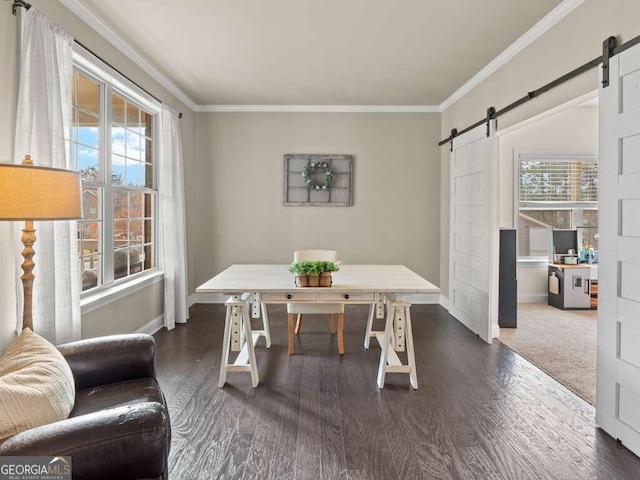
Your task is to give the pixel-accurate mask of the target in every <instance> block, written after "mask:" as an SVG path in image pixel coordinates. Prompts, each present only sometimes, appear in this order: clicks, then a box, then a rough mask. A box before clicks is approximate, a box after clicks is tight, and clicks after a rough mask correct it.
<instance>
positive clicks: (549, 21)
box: [440, 0, 585, 112]
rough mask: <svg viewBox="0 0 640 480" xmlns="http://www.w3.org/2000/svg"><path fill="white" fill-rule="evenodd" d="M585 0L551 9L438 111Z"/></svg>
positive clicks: (569, 1) (450, 103)
mask: <svg viewBox="0 0 640 480" xmlns="http://www.w3.org/2000/svg"><path fill="white" fill-rule="evenodd" d="M584 1H585V0H564V1H563V2H562V3H561V4H560V5H558V6H557V7H556V8H554V9H553V10H551V11H550V12H549V13H548V14H547V15H546V16H545V17H544V18H543V19H542V20H540V21H539V22H538V23H536V24H535V25H534V26H533V27H531V28H530V29H529V30H528V31H527V32H526V33H525V34H524V35H522V36H521V37H520V38H518V39H517V40H516V41H515V42H513V43H512V44H511V45H510V46H509V47H507V49H506V50H504V51H503V52H502V53H501V54H500V55H498V56H497V57H496V58H494V59H493V60H492V61H491V62H489V63H488V64H487V65H486V66H485V67H484V68H483V69H482V70H480V71H479V72H478V73H476V74H475V75H474V76H473V77H472V78H471V80H469V81H468V82H467V83H465V84H464V85H463V86H462V87H460V88H459V89H458V90H456V91H455V92H453V93H452V94H451V96H449V98H447V99H446V100H445V101H444V102H442V103H441V104H440V111H441V112H443V111H445V110H446V109H447V108H449V107H450V106H451V105H453V104H454V103H455V102H457V101H458V100H459V99H460V98H462V97H463V96H464V95H466V94H467V93H468V92H469V91H470V90H471V89H473V88H474V87H476V86H477V85H478V84H480V83H481V82H482V81H483V80H485V79H486V78H487V77H489V75H491V74H492V73H494V72H495V71H496V70H498V69H499V68H500V67H502V66H503V65H505V64H506V63H507V62H508V61H509V60H511V59H512V58H513V57H515V56H516V55H518V54H519V53H520V52H521V51H522V50H524V49H525V48H527V47H528V46H529V45H531V44H532V43H533V42H534V41H535V40H537V39H538V38H539V37H540V36H542V35H543V34H544V33H545V32H546V31H547V30H549V29H550V28H551V27H553V26H554V25H556V24H557V23H558V22H560V20H562V19H563V18H564V17H566V16H567V15H569V14H570V13H571V12H572V11H573V10H575V9H576V8H577V7H578V6H580V5H581V4H582V3H583V2H584Z"/></svg>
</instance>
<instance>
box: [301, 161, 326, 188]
mask: <svg viewBox="0 0 640 480" xmlns="http://www.w3.org/2000/svg"><path fill="white" fill-rule="evenodd" d="M316 172H322V173H324V175H325V178H324V182H320V183H317V182H314V181H313V174H314V173H316ZM302 178H303V179H304V184H305V185H306V186H307V189H309V190H327V189H328V188H329V187H330V186H331V182H332V181H333V172H332V171H331V170H330V169H329V164H328V163H327V162H311V163H308V164H307V165H306V166H305V167H304V170H303V171H302Z"/></svg>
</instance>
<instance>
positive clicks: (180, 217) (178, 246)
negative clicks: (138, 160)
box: [158, 105, 189, 330]
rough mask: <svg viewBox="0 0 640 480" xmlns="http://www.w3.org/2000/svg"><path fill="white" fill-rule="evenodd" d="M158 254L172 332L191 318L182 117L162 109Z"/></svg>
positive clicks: (165, 312) (163, 107) (167, 315)
mask: <svg viewBox="0 0 640 480" xmlns="http://www.w3.org/2000/svg"><path fill="white" fill-rule="evenodd" d="M158 178H159V179H160V181H159V183H160V184H159V186H158V195H159V200H160V201H159V202H158V203H159V209H160V212H159V215H158V217H159V218H158V231H159V235H158V252H159V264H160V268H162V269H163V270H164V325H165V327H167V329H168V330H171V329H173V328H174V327H175V326H176V322H177V323H185V322H186V321H187V319H188V318H189V311H188V309H187V241H186V233H185V210H184V175H183V167H182V139H181V137H180V122H179V120H178V113H177V112H175V111H174V110H172V109H170V108H168V107H167V106H164V105H163V106H162V112H161V113H160V159H159V169H158Z"/></svg>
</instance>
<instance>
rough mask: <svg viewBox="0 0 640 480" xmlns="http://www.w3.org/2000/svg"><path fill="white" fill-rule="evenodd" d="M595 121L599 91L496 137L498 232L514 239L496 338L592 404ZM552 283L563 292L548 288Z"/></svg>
mask: <svg viewBox="0 0 640 480" xmlns="http://www.w3.org/2000/svg"><path fill="white" fill-rule="evenodd" d="M598 113H599V112H598V92H592V93H590V94H588V95H585V96H582V97H580V98H578V99H575V100H574V101H572V102H569V103H567V104H565V105H562V106H560V107H557V108H555V109H553V110H551V111H549V112H546V113H544V114H542V115H539V116H537V117H535V118H533V119H530V120H528V121H526V122H523V123H521V124H519V125H515V126H514V127H510V128H509V129H506V130H504V131H502V132H498V133H497V135H498V142H499V152H500V155H499V158H500V168H499V170H500V173H499V174H500V182H499V183H500V208H499V210H500V214H499V216H500V226H501V227H502V228H507V229H515V230H516V231H517V235H516V239H517V240H516V242H517V244H516V255H517V274H516V278H517V292H518V294H517V300H518V307H517V321H516V322H515V325H516V327H515V328H501V329H500V335H499V337H498V340H499V341H500V342H502V343H503V344H505V345H506V346H508V347H509V348H511V349H512V350H514V351H516V352H518V353H519V354H520V355H522V356H523V357H524V358H526V359H527V360H529V361H530V362H531V363H533V364H535V365H536V366H538V367H539V368H540V369H541V370H543V371H544V372H546V373H547V374H549V375H550V376H552V377H553V378H555V379H556V380H558V381H559V382H560V383H561V384H563V385H564V386H565V387H567V388H568V389H569V390H571V391H573V392H574V393H576V394H577V395H578V396H580V397H582V398H583V399H584V400H586V401H587V402H589V403H591V404H595V392H596V332H597V312H596V311H595V309H592V306H594V307H597V277H598V275H597V271H598V265H597V261H598V238H599V234H598V155H597V152H598ZM554 232H555V235H554ZM559 232H560V233H559ZM556 237H557V238H556ZM554 238H556V240H555V242H554ZM567 241H568V242H569V244H568V245H565V243H566V242H567ZM554 254H555V257H554ZM565 262H566V263H567V265H565ZM574 262H575V265H574V264H573V263H574ZM556 263H557V264H559V265H554V264H556ZM556 270H557V272H556ZM554 272H556V273H554ZM551 277H553V278H551ZM550 278H551V279H550ZM556 278H557V279H558V280H556ZM560 280H562V281H564V284H562V285H560V286H559V287H555V286H554V285H555V284H560ZM556 288H557V290H556ZM550 290H551V292H556V291H557V292H558V295H559V296H561V297H562V302H560V303H558V302H557V301H555V300H556V299H557V298H559V297H556V296H555V294H554V293H551V294H550V293H549V292H550ZM560 292H561V293H562V295H560ZM565 294H566V295H565ZM550 298H551V299H552V300H554V301H552V302H549V299H550ZM549 303H552V304H553V306H552V305H549Z"/></svg>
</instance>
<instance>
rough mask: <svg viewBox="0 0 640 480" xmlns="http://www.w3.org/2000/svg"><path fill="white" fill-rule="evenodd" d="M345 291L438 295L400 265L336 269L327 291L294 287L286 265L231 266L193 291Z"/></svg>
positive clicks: (437, 291)
mask: <svg viewBox="0 0 640 480" xmlns="http://www.w3.org/2000/svg"><path fill="white" fill-rule="evenodd" d="M291 291H313V292H322V291H329V292H330V291H334V292H335V291H349V292H356V291H357V292H379V293H440V289H439V288H438V287H436V286H435V285H433V284H432V283H430V282H428V281H427V280H425V279H424V278H422V277H421V276H420V275H418V274H417V273H414V272H412V271H411V270H409V269H408V268H407V267H405V266H404V265H340V271H338V272H334V273H333V285H332V286H331V287H304V288H300V287H296V286H295V277H294V276H293V275H292V274H291V273H289V265H241V264H238V265H232V266H230V267H229V268H227V269H226V270H224V271H223V272H220V273H219V274H218V275H216V276H215V277H213V278H212V279H211V280H208V281H207V282H205V283H203V284H202V285H200V286H199V287H198V288H196V292H198V293H229V294H231V293H243V292H259V293H262V292H291Z"/></svg>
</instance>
